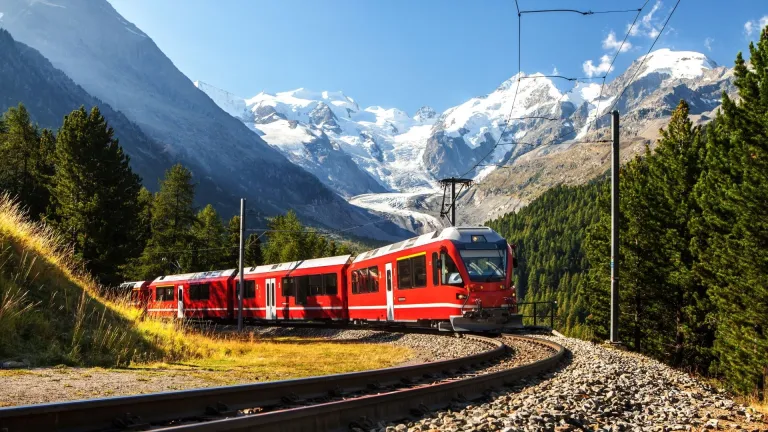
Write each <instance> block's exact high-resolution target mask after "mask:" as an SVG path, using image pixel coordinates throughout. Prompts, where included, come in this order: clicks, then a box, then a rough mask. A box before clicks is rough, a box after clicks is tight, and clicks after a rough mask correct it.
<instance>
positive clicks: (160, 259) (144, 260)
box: [137, 164, 197, 279]
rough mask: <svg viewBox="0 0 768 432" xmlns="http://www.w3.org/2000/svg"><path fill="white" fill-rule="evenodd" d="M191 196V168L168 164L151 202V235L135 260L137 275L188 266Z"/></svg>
mask: <svg viewBox="0 0 768 432" xmlns="http://www.w3.org/2000/svg"><path fill="white" fill-rule="evenodd" d="M194 198H195V185H194V184H193V183H192V172H191V171H189V170H188V169H187V168H185V167H184V166H182V165H181V164H176V165H174V166H173V167H171V168H169V169H168V170H167V171H166V172H165V178H164V179H163V180H162V181H161V182H160V191H159V192H158V193H157V194H156V195H155V198H154V201H153V204H152V224H151V225H152V236H151V238H150V239H149V241H148V242H147V247H146V248H145V249H144V252H143V253H142V255H141V258H140V260H139V269H138V272H137V275H138V276H141V277H140V279H153V278H155V277H157V276H160V275H168V274H174V273H181V272H184V271H188V270H190V268H189V266H190V265H191V264H192V263H191V259H192V258H191V253H190V249H191V248H190V246H191V245H192V244H193V243H194V237H193V236H192V227H193V225H194V224H195V223H196V221H197V218H196V216H195V209H194V207H193V202H194Z"/></svg>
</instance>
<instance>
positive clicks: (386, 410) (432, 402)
mask: <svg viewBox="0 0 768 432" xmlns="http://www.w3.org/2000/svg"><path fill="white" fill-rule="evenodd" d="M504 336H506V337H511V338H519V339H525V340H528V341H531V342H535V343H538V344H541V345H544V346H547V347H549V348H551V349H553V350H554V354H552V355H551V356H550V357H548V358H546V359H542V360H538V361H535V362H533V363H529V364H526V365H522V366H517V367H514V368H510V369H506V370H502V371H498V372H493V373H488V374H483V375H477V376H473V377H470V378H465V379H460V380H456V381H447V382H440V383H437V384H432V385H424V386H421V387H416V388H409V389H405V390H399V391H392V392H387V393H381V394H375V395H367V396H360V397H357V398H354V399H348V400H343V401H336V402H330V403H323V404H317V405H312V406H307V407H300V408H291V409H285V410H281V411H275V412H271V413H266V414H258V415H247V416H239V417H232V418H226V419H221V420H214V421H209V422H202V423H193V424H182V425H178V426H172V427H167V428H162V429H157V430H159V431H163V432H172V431H173V432H181V431H183V432H193V431H194V432H219V431H236V432H240V431H243V432H244V431H259V432H271V431H275V432H277V431H279V432H294V431H295V432H299V431H342V430H349V429H350V426H351V425H353V424H354V423H355V422H357V423H358V424H361V425H362V424H365V423H371V420H373V421H392V420H394V421H397V420H403V419H406V418H407V417H409V414H410V415H412V416H416V417H418V416H422V415H424V414H426V411H427V410H435V409H440V408H443V407H445V406H447V405H449V404H450V403H451V402H452V401H453V400H456V399H459V400H474V399H478V398H480V397H482V396H485V395H486V394H487V393H488V391H489V390H490V389H498V388H500V387H502V386H505V385H510V384H514V383H515V382H518V381H519V380H520V379H522V378H527V377H530V376H534V375H537V374H539V373H542V372H546V371H549V370H551V369H553V368H555V366H557V365H558V364H559V363H560V361H561V360H562V359H563V358H564V356H565V352H566V351H565V348H564V347H563V346H561V345H559V344H557V343H555V342H550V341H547V340H542V339H536V338H528V337H523V336H517V335H504ZM362 429H371V426H370V424H369V426H368V427H363V428H362Z"/></svg>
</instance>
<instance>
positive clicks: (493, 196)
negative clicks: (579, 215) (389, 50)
mask: <svg viewBox="0 0 768 432" xmlns="http://www.w3.org/2000/svg"><path fill="white" fill-rule="evenodd" d="M625 87H626V90H624V89H625ZM584 90H587V88H584ZM598 90H599V89H598ZM592 92H593V89H589V90H588V91H586V92H582V96H583V98H584V101H583V102H582V103H581V104H580V105H578V106H577V107H576V110H575V111H574V112H573V113H572V114H571V115H570V116H569V117H567V118H566V119H565V120H563V121H561V122H558V124H563V125H567V124H570V125H571V127H573V128H574V132H575V133H573V134H571V135H568V136H566V137H565V138H564V139H561V140H557V141H555V142H552V141H551V140H552V139H553V138H554V137H552V136H546V135H543V136H542V138H544V140H542V141H536V144H537V145H534V146H529V147H528V148H527V151H526V152H525V153H524V154H518V155H515V157H514V158H510V160H509V161H508V165H509V168H505V169H498V170H495V171H493V172H492V173H490V174H489V175H488V176H487V177H485V178H484V179H483V180H482V181H481V182H479V183H478V184H477V185H476V187H474V188H472V190H471V191H470V192H469V193H467V194H466V195H464V196H463V197H462V200H461V203H460V207H463V208H464V212H462V215H464V217H465V219H464V221H465V222H480V221H485V220H488V219H490V218H494V217H497V216H499V215H501V214H504V213H506V212H509V211H513V210H516V209H518V208H520V207H522V206H524V205H526V204H527V203H528V202H530V201H531V200H532V199H534V198H536V197H537V196H538V195H539V194H540V193H541V192H543V191H544V190H546V189H548V188H550V187H553V186H555V185H558V184H563V183H565V184H579V183H583V182H586V181H589V180H590V179H592V178H594V177H596V176H599V175H601V174H603V173H604V172H605V171H606V169H607V168H608V163H609V161H610V157H609V155H610V148H609V146H608V145H607V144H605V143H594V144H589V142H590V141H595V140H597V139H600V140H605V139H609V138H610V117H609V116H607V115H606V114H608V113H609V112H610V110H611V109H612V108H613V109H616V110H618V111H619V113H620V123H621V129H620V130H621V141H622V160H623V161H626V160H629V159H630V158H632V157H634V156H635V155H637V154H639V153H641V152H642V151H643V149H644V148H645V146H646V145H650V146H653V145H654V143H655V140H656V138H657V137H658V130H659V128H661V127H665V126H666V123H667V121H668V120H669V117H670V115H671V113H672V111H673V110H674V108H675V107H676V106H677V104H678V103H679V102H680V100H681V99H685V100H686V101H687V102H688V104H689V106H690V112H691V115H692V118H693V119H694V120H695V121H697V122H699V123H703V122H706V121H708V120H709V119H711V118H712V116H713V112H714V111H715V110H716V109H717V108H718V107H719V106H720V103H721V95H722V93H723V92H726V93H728V94H729V95H730V96H731V97H734V96H735V94H736V89H735V87H734V85H733V70H732V69H730V68H726V67H722V66H718V65H717V64H716V63H715V62H714V61H712V60H710V59H709V58H707V57H706V56H705V55H704V54H701V53H697V52H690V51H672V50H669V49H660V50H657V51H654V52H652V53H650V54H649V55H647V56H643V57H640V58H638V59H637V60H635V61H634V62H633V63H632V65H630V67H629V68H628V69H627V70H626V71H625V72H624V73H622V74H620V75H619V76H617V77H616V78H615V79H614V80H613V81H611V82H609V83H607V84H606V86H605V89H604V90H603V94H602V97H600V98H599V99H598V98H597V93H596V92H594V93H592ZM622 92H623V93H622ZM585 93H586V94H585ZM617 98H619V99H618V100H617ZM614 104H615V105H614ZM596 118H597V121H595V119H596ZM555 136H556V135H555ZM574 139H578V140H579V141H580V142H581V143H579V144H573V143H569V142H570V141H573V140H574ZM525 141H529V138H528V137H526V139H525ZM584 142H587V143H584ZM553 144H554V145H553Z"/></svg>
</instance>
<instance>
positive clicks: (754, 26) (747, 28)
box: [744, 15, 768, 37]
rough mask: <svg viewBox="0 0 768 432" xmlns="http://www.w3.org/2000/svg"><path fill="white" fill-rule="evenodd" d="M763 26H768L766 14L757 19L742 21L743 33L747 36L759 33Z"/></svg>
mask: <svg viewBox="0 0 768 432" xmlns="http://www.w3.org/2000/svg"><path fill="white" fill-rule="evenodd" d="M765 26H768V15H765V16H764V17H762V18H760V19H759V20H750V21H747V22H745V23H744V35H745V36H747V37H750V36H752V34H753V33H758V34H759V33H760V32H761V31H763V29H764V28H765Z"/></svg>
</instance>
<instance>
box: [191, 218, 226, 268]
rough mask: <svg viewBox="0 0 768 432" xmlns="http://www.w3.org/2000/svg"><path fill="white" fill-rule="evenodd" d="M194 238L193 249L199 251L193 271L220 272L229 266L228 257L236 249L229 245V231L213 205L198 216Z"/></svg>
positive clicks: (193, 228) (193, 229)
mask: <svg viewBox="0 0 768 432" xmlns="http://www.w3.org/2000/svg"><path fill="white" fill-rule="evenodd" d="M192 236H193V237H194V240H195V241H194V246H193V247H192V248H191V249H193V250H194V249H197V252H196V255H197V259H196V263H195V266H194V268H192V269H191V270H192V271H211V270H219V269H222V268H224V267H227V266H228V265H229V262H228V260H227V258H228V255H229V253H230V250H231V249H235V248H233V247H231V245H230V244H229V243H228V241H227V240H228V236H227V230H226V229H225V228H224V225H223V224H222V223H221V219H220V218H219V214H218V213H216V210H215V209H214V208H213V206H212V205H210V204H208V205H207V206H205V207H204V208H203V209H202V210H200V212H199V213H198V214H197V224H195V225H194V226H193V227H192ZM193 252H194V251H193Z"/></svg>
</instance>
